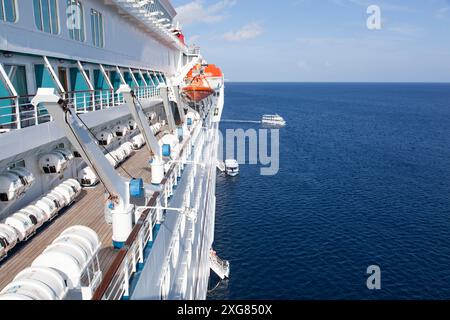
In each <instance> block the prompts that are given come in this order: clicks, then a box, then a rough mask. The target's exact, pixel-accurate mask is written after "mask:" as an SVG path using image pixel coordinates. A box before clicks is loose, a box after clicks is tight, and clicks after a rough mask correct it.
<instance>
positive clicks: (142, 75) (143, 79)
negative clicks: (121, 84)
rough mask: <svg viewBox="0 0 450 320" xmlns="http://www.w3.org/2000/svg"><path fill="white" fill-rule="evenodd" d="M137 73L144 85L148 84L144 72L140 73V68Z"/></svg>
mask: <svg viewBox="0 0 450 320" xmlns="http://www.w3.org/2000/svg"><path fill="white" fill-rule="evenodd" d="M139 75H140V76H141V79H142V81H144V84H145V86H146V87H147V86H148V83H147V81H146V80H145V77H144V74H143V73H142V70H139Z"/></svg>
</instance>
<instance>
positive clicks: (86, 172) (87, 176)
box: [78, 167, 100, 187]
mask: <svg viewBox="0 0 450 320" xmlns="http://www.w3.org/2000/svg"><path fill="white" fill-rule="evenodd" d="M78 180H79V181H80V183H81V185H82V186H83V187H93V186H95V185H97V184H98V183H99V182H100V180H99V179H98V177H97V175H96V174H95V172H94V170H92V169H91V167H86V168H84V169H82V170H80V171H79V172H78Z"/></svg>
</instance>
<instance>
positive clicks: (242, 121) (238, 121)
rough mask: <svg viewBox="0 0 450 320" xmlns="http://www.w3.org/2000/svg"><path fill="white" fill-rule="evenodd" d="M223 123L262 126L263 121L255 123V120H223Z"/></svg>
mask: <svg viewBox="0 0 450 320" xmlns="http://www.w3.org/2000/svg"><path fill="white" fill-rule="evenodd" d="M221 122H228V123H257V124H261V121H254V120H222V121H221Z"/></svg>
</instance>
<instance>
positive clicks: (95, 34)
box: [91, 9, 104, 47]
mask: <svg viewBox="0 0 450 320" xmlns="http://www.w3.org/2000/svg"><path fill="white" fill-rule="evenodd" d="M91 29H92V43H93V45H94V46H96V47H103V45H104V42H103V16H102V14H101V13H100V12H98V11H97V10H94V9H91Z"/></svg>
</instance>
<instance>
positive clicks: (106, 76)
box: [99, 64, 114, 90]
mask: <svg viewBox="0 0 450 320" xmlns="http://www.w3.org/2000/svg"><path fill="white" fill-rule="evenodd" d="M99 66H100V70H101V72H102V74H103V78H105V79H106V82H107V83H108V86H109V88H110V89H111V90H114V86H113V84H112V82H111V79H109V77H108V74H107V73H106V70H105V68H104V67H103V65H102V64H100V65H99Z"/></svg>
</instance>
